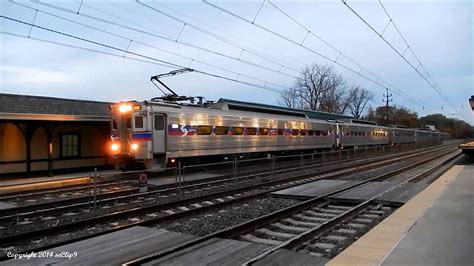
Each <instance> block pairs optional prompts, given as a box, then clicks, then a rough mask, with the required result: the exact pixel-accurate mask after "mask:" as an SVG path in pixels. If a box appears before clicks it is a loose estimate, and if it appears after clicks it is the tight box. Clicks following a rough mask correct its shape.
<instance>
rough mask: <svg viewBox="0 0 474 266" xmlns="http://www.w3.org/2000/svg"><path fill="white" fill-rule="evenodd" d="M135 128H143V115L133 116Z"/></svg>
mask: <svg viewBox="0 0 474 266" xmlns="http://www.w3.org/2000/svg"><path fill="white" fill-rule="evenodd" d="M135 128H143V116H135Z"/></svg>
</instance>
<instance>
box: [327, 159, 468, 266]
mask: <svg viewBox="0 0 474 266" xmlns="http://www.w3.org/2000/svg"><path fill="white" fill-rule="evenodd" d="M473 210H474V164H470V165H455V166H453V167H452V168H451V169H450V170H449V171H447V172H446V173H445V174H443V175H442V176H441V177H440V178H438V179H437V180H436V181H435V182H433V183H432V184H430V185H429V186H428V187H427V188H425V189H424V190H423V191H421V192H420V193H419V194H418V195H416V196H415V197H413V198H412V199H411V200H409V201H408V202H407V203H406V204H405V205H403V206H402V207H400V208H399V209H398V210H396V211H395V212H394V213H393V214H392V215H391V216H389V217H388V218H386V219H385V220H384V221H382V222H381V223H380V224H378V225H377V226H375V227H374V228H373V229H372V230H370V231H369V232H368V233H366V234H365V235H364V236H362V237H361V238H360V239H358V240H357V241H356V242H354V243H353V244H352V245H351V246H349V247H348V248H346V249H345V250H344V251H343V252H341V253H340V254H339V255H338V256H336V257H335V258H333V259H332V260H331V261H329V262H328V263H327V264H326V265H355V264H357V265H419V264H423V265H435V264H436V265H472V262H473V261H474V252H472V251H473V250H474V240H473V234H474V212H473Z"/></svg>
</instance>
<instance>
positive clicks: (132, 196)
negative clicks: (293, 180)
mask: <svg viewBox="0 0 474 266" xmlns="http://www.w3.org/2000/svg"><path fill="white" fill-rule="evenodd" d="M441 148H443V147H439V148H435V149H434V150H436V149H441ZM430 151H432V150H431V149H429V150H425V151H424V150H422V151H410V152H405V153H402V154H396V155H389V156H382V157H380V158H375V159H372V160H368V159H359V160H355V161H350V162H345V163H344V162H332V163H326V164H324V165H321V164H315V165H311V166H306V167H305V168H304V171H309V170H311V169H318V170H319V169H322V170H324V171H318V172H313V173H312V174H322V173H325V172H327V171H332V170H334V169H336V168H331V167H330V166H331V165H335V164H337V168H338V169H341V168H342V167H346V166H358V165H363V164H367V163H372V162H378V161H382V160H384V159H386V158H396V156H401V155H410V154H417V153H420V152H430ZM328 167H329V168H328ZM326 168H328V169H326ZM299 170H301V169H300V168H299V167H296V168H289V169H285V170H277V171H275V172H258V173H252V174H249V175H245V176H242V177H238V178H237V181H238V182H248V181H253V182H259V181H260V180H261V179H264V178H265V177H266V176H269V175H272V174H274V175H277V178H278V176H279V175H283V174H286V173H289V172H295V171H299ZM235 181H236V179H235V178H233V177H221V178H220V179H212V180H210V181H206V182H191V183H190V184H188V185H184V186H183V187H182V189H183V191H182V192H183V193H184V194H189V193H193V192H200V191H202V190H211V189H219V187H220V188H222V187H226V186H236V185H235ZM155 197H159V198H167V197H178V198H179V195H177V194H176V187H175V186H174V185H165V186H155V187H149V192H147V193H139V191H138V189H137V188H133V189H125V190H121V191H115V192H103V193H100V195H99V198H100V204H108V203H110V202H112V203H114V204H120V203H124V202H125V203H127V204H129V205H130V204H132V205H133V201H136V202H137V203H140V201H143V199H148V200H145V201H151V200H153V198H155ZM59 198H61V197H59ZM92 200H93V197H92V194H90V193H86V196H82V197H75V198H69V199H60V200H56V201H49V202H43V203H38V204H30V205H25V206H19V207H15V208H9V209H2V210H0V224H2V223H3V222H5V221H8V220H9V219H12V218H15V219H16V220H18V221H19V219H21V217H25V218H27V217H28V216H34V215H49V216H51V215H54V212H56V213H57V212H65V211H64V210H65V209H76V208H82V209H84V208H89V207H90V206H91V205H92V204H91V201H92ZM145 203H146V202H145ZM66 212H67V211H66Z"/></svg>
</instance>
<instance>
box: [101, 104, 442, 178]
mask: <svg viewBox="0 0 474 266" xmlns="http://www.w3.org/2000/svg"><path fill="white" fill-rule="evenodd" d="M110 109H111V113H112V117H111V127H112V129H111V130H112V131H111V132H112V133H111V140H110V142H109V143H108V144H107V145H108V150H109V152H110V153H111V155H112V157H113V158H114V160H115V165H116V166H117V167H118V168H142V169H157V168H166V167H170V166H175V165H176V164H177V163H178V162H182V163H183V164H198V163H203V162H209V161H210V160H212V161H219V160H228V159H229V158H234V157H235V156H239V158H248V157H256V156H271V155H278V154H287V153H306V152H314V151H318V150H335V149H347V148H354V147H355V148H358V147H364V146H374V145H392V144H401V143H415V142H430V141H431V142H439V141H442V140H444V139H447V138H449V135H448V134H445V133H441V132H433V131H429V130H422V129H409V128H401V127H384V126H379V125H376V124H374V123H369V122H367V121H359V120H353V119H349V120H348V119H346V120H338V119H328V120H322V119H314V118H310V117H309V116H308V113H307V112H305V111H304V110H299V109H289V108H279V107H267V106H263V107H262V106H249V105H236V104H229V103H228V102H226V101H221V100H219V101H217V102H206V103H202V102H201V103H181V102H167V101H162V100H153V99H152V100H149V101H126V102H118V103H115V104H112V105H110Z"/></svg>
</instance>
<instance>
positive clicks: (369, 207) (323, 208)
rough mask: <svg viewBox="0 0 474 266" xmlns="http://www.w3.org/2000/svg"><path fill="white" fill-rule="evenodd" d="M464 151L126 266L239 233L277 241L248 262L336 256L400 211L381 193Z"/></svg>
mask: <svg viewBox="0 0 474 266" xmlns="http://www.w3.org/2000/svg"><path fill="white" fill-rule="evenodd" d="M459 156H460V154H459V153H457V154H452V155H451V156H450V157H449V158H448V159H445V160H443V162H442V163H440V164H438V165H435V166H432V167H429V168H428V169H425V170H423V172H421V173H418V174H416V175H415V176H411V177H410V178H407V179H405V180H404V181H402V182H400V183H398V184H396V185H394V186H392V187H390V188H388V189H386V190H385V191H383V192H382V193H380V194H378V195H376V196H374V197H372V198H370V199H368V200H366V201H364V202H362V203H359V204H347V203H339V202H337V201H333V200H331V199H330V198H329V197H330V196H332V195H335V194H338V193H341V192H343V191H347V190H349V189H352V188H355V187H359V186H361V185H363V184H365V183H367V182H369V181H380V180H386V179H389V178H391V177H393V176H395V175H397V174H400V173H403V172H406V171H410V170H411V169H414V168H415V167H417V166H420V165H422V164H423V163H422V162H419V163H415V164H412V165H410V166H407V167H404V168H403V169H399V170H394V171H392V172H390V173H384V174H381V175H379V176H376V177H373V178H371V179H370V180H367V181H366V182H363V183H362V184H358V185H353V186H351V187H347V188H342V189H339V190H337V191H332V192H329V193H327V194H325V195H321V196H319V197H315V198H313V199H310V200H307V201H305V202H302V203H300V204H297V205H294V206H290V207H287V208H285V209H282V210H278V211H276V212H273V213H270V214H267V215H264V216H261V217H258V218H256V219H253V220H250V221H247V222H244V223H241V224H238V225H235V226H231V227H228V228H226V229H224V230H221V231H218V232H215V233H212V234H209V235H206V236H203V237H200V238H197V239H194V240H191V241H188V242H186V243H183V244H179V245H177V246H174V247H172V248H169V249H165V250H162V251H159V252H156V253H154V254H149V255H148V256H144V257H141V258H138V259H135V260H133V261H129V262H127V263H125V264H123V265H138V264H143V263H146V262H150V261H154V260H157V259H159V258H163V257H165V256H166V255H169V254H173V253H175V252H178V251H181V250H184V249H186V248H189V247H192V246H195V245H198V244H200V243H203V242H205V241H208V240H209V239H212V238H234V239H239V240H244V241H248V242H253V243H259V244H266V245H270V246H274V247H273V248H271V249H269V250H267V251H265V252H264V253H262V254H260V255H258V256H256V257H254V258H250V259H249V260H248V261H247V262H246V263H245V265H251V264H254V263H256V262H261V263H263V264H264V260H265V258H267V257H269V256H271V255H272V254H274V253H276V252H278V251H279V250H282V249H289V250H295V251H298V252H302V253H305V254H310V255H313V256H318V257H325V258H332V257H333V256H335V255H337V254H338V253H340V252H341V251H342V250H344V248H345V247H347V246H348V245H350V244H351V243H352V242H353V241H355V239H356V238H357V237H359V236H360V235H363V234H364V233H365V232H366V231H368V230H370V228H372V227H373V226H375V225H376V224H377V223H379V222H380V221H382V220H383V219H384V218H385V217H387V216H388V215H389V214H390V213H392V212H393V211H394V210H395V208H394V207H392V206H385V205H384V203H383V202H379V201H378V199H379V198H380V197H381V196H383V195H384V194H385V193H388V192H390V191H392V190H394V189H396V188H398V187H400V186H401V185H403V184H405V183H408V182H414V181H415V180H420V179H422V178H425V177H427V176H429V175H430V174H432V173H437V175H441V173H442V172H443V171H445V170H447V169H448V168H449V167H450V164H453V162H454V161H455V160H456V159H458V158H459ZM428 161H430V160H425V161H424V163H426V162H428Z"/></svg>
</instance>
